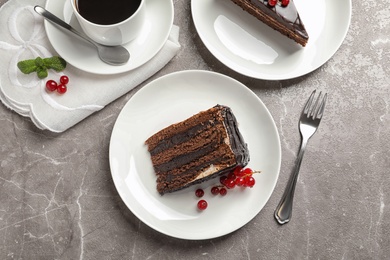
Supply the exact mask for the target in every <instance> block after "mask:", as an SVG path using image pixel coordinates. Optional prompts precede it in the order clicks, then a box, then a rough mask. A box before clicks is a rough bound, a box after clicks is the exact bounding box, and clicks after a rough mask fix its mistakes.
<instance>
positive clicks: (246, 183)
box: [195, 167, 260, 210]
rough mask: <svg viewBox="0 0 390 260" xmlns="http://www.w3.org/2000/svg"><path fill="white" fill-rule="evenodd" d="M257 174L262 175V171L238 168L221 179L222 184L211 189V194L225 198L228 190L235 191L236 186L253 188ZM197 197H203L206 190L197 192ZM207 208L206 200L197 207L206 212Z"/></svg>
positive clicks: (201, 201) (200, 201)
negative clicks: (254, 175)
mask: <svg viewBox="0 0 390 260" xmlns="http://www.w3.org/2000/svg"><path fill="white" fill-rule="evenodd" d="M255 173H260V171H253V170H252V169H251V168H242V167H236V168H235V169H234V171H232V172H230V173H229V174H228V175H226V176H225V175H224V176H221V177H220V178H219V181H220V184H219V185H215V186H213V187H212V188H211V190H210V191H211V194H212V195H218V194H219V195H221V196H225V195H226V194H227V190H228V189H233V188H234V187H236V186H238V187H243V188H246V187H249V188H252V187H253V186H255V184H256V180H255V178H253V176H252V175H253V174H255ZM195 196H196V197H198V198H201V197H203V196H204V190H203V189H197V190H195ZM207 206H208V204H207V201H206V200H204V199H202V200H199V201H198V204H197V207H198V209H199V210H205V209H206V208H207Z"/></svg>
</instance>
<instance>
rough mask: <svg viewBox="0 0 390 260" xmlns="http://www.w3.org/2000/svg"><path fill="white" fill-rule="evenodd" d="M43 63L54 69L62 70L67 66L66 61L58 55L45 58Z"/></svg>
mask: <svg viewBox="0 0 390 260" xmlns="http://www.w3.org/2000/svg"><path fill="white" fill-rule="evenodd" d="M43 63H44V64H45V65H46V67H47V68H48V69H53V70H55V71H57V72H60V71H62V70H64V69H65V68H66V61H65V60H64V59H63V58H61V57H58V56H54V57H51V58H45V59H43Z"/></svg>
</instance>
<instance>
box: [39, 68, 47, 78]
mask: <svg viewBox="0 0 390 260" xmlns="http://www.w3.org/2000/svg"><path fill="white" fill-rule="evenodd" d="M37 74H38V78H40V79H44V78H46V77H47V75H48V73H47V69H44V68H42V67H39V68H38V70H37Z"/></svg>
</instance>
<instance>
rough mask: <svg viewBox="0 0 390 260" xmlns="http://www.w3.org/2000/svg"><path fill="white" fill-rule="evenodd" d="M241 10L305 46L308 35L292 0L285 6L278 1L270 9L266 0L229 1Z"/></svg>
mask: <svg viewBox="0 0 390 260" xmlns="http://www.w3.org/2000/svg"><path fill="white" fill-rule="evenodd" d="M231 1H232V2H234V3H235V4H237V5H238V6H240V7H241V8H242V9H243V10H245V11H246V12H248V13H250V14H251V15H253V16H255V17H256V18H257V19H259V20H261V21H262V22H264V23H265V24H267V25H268V26H270V27H272V28H273V29H275V30H277V31H279V32H280V33H282V34H284V35H286V36H287V37H289V38H291V39H293V40H295V41H296V42H297V43H299V44H301V45H302V46H305V45H306V43H307V41H308V39H309V35H308V33H307V31H306V29H305V26H304V25H303V23H302V20H301V18H300V16H299V13H298V11H297V9H296V7H295V4H294V2H293V0H290V3H289V4H288V5H287V6H282V5H281V3H280V1H278V3H277V4H276V5H275V6H274V7H272V6H270V5H269V4H268V0H231Z"/></svg>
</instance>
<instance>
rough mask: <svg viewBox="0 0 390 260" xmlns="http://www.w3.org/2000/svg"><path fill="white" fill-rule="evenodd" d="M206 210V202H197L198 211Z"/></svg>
mask: <svg viewBox="0 0 390 260" xmlns="http://www.w3.org/2000/svg"><path fill="white" fill-rule="evenodd" d="M206 208H207V201H205V200H200V201H198V209H200V210H205V209H206Z"/></svg>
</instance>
